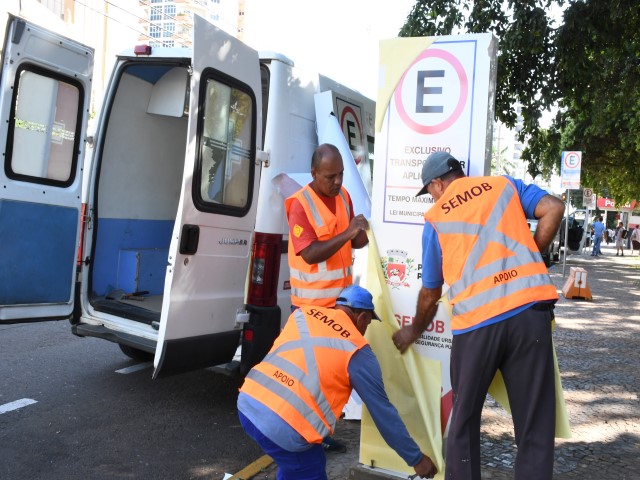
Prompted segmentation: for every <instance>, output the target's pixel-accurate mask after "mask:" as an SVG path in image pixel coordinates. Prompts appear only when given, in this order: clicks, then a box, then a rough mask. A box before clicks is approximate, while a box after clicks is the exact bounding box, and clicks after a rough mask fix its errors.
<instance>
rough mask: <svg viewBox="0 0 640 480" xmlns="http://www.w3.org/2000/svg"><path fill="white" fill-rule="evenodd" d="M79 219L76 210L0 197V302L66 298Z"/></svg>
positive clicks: (37, 301)
mask: <svg viewBox="0 0 640 480" xmlns="http://www.w3.org/2000/svg"><path fill="white" fill-rule="evenodd" d="M78 221H79V214H78V210H77V209H75V208H69V207H61V206H57V205H45V204H38V203H30V202H19V201H15V200H0V262H1V264H2V269H0V305H15V304H39V303H58V304H59V303H68V302H69V301H70V300H71V297H72V286H73V283H74V282H73V280H74V277H73V272H74V269H75V266H76V261H75V258H76V248H75V247H76V233H77V229H78Z"/></svg>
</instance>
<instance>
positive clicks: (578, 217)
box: [552, 210, 588, 253]
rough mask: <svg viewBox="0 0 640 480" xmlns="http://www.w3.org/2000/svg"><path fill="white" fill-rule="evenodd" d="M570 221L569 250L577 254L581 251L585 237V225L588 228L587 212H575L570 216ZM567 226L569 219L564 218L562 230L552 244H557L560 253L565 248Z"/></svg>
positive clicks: (561, 225)
mask: <svg viewBox="0 0 640 480" xmlns="http://www.w3.org/2000/svg"><path fill="white" fill-rule="evenodd" d="M568 220H569V230H568V235H567V245H568V246H569V250H571V251H574V252H575V251H578V250H580V246H581V242H582V237H583V236H584V228H585V225H586V226H588V222H587V211H586V210H574V211H573V212H571V213H570V214H569V218H568ZM566 224H567V217H564V218H563V219H562V222H560V228H559V229H558V233H557V235H556V237H555V238H554V240H553V242H552V244H557V251H558V253H559V252H560V250H561V249H562V248H564V239H565V228H566ZM554 248H555V247H554Z"/></svg>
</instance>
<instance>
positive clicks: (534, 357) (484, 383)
mask: <svg viewBox="0 0 640 480" xmlns="http://www.w3.org/2000/svg"><path fill="white" fill-rule="evenodd" d="M552 319H553V313H552V311H550V310H547V311H541V310H536V309H534V308H533V307H532V308H528V309H527V310H524V311H522V312H520V313H518V314H517V315H514V316H513V317H511V318H508V319H506V320H503V321H501V322H498V323H495V324H493V325H488V326H486V327H482V328H478V329H477V330H472V331H470V332H467V333H463V334H460V335H454V336H453V343H452V346H451V385H452V387H453V411H452V414H451V424H450V426H449V436H448V438H447V455H446V469H445V476H446V478H447V480H480V417H481V414H482V406H483V404H484V401H485V397H486V395H487V389H488V388H489V384H490V383H491V380H493V377H494V374H495V373H496V371H497V370H500V371H501V372H502V377H503V378H504V383H505V386H506V387H507V394H508V396H509V404H510V406H511V412H512V417H513V423H514V430H515V440H516V445H517V446H518V454H517V457H516V464H515V478H516V480H551V478H552V476H553V451H554V437H555V423H556V415H555V413H556V404H555V380H554V366H553V345H552V341H551V320H552Z"/></svg>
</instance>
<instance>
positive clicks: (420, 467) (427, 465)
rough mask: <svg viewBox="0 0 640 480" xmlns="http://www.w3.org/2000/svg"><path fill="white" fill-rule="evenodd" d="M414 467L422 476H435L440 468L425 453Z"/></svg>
mask: <svg viewBox="0 0 640 480" xmlns="http://www.w3.org/2000/svg"><path fill="white" fill-rule="evenodd" d="M413 468H414V470H415V471H416V474H417V475H418V476H419V477H422V478H433V477H434V476H435V474H436V473H438V469H437V468H436V466H435V465H434V464H433V462H432V461H431V459H430V458H429V457H427V456H426V455H424V454H422V458H421V459H420V463H418V464H417V465H414V466H413Z"/></svg>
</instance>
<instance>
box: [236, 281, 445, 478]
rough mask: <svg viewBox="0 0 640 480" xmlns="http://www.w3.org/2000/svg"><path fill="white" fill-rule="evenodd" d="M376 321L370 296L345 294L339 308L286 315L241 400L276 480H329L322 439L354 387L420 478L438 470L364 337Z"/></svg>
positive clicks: (360, 291) (246, 424)
mask: <svg viewBox="0 0 640 480" xmlns="http://www.w3.org/2000/svg"><path fill="white" fill-rule="evenodd" d="M372 319H376V320H377V319H378V316H377V315H376V313H375V311H374V307H373V300H372V296H371V293H369V292H368V291H367V290H365V289H364V288H362V287H360V286H358V285H351V286H349V287H347V288H345V289H344V290H343V291H342V292H341V293H340V294H339V296H338V298H337V299H336V301H335V306H334V308H326V307H317V306H313V305H311V306H308V305H303V306H301V307H300V308H298V309H297V310H295V311H294V312H293V313H292V314H291V316H290V317H289V319H288V321H287V323H286V324H285V327H284V328H283V330H282V332H281V333H280V336H278V338H277V339H276V341H275V343H274V345H273V347H272V348H271V350H270V351H269V353H268V354H267V356H266V357H265V358H264V360H263V361H262V362H261V363H259V364H258V365H256V366H255V367H253V368H252V369H251V370H250V371H249V373H248V374H247V376H246V379H245V381H244V384H243V385H242V387H241V389H240V394H239V396H238V414H239V417H240V423H241V424H242V426H243V428H244V429H245V431H246V432H247V434H248V435H249V436H250V437H251V438H253V439H254V440H255V441H256V442H257V443H258V444H259V445H260V447H261V448H262V449H263V450H264V451H265V453H267V454H268V455H269V456H271V458H273V460H274V461H275V462H276V464H277V465H278V479H279V480H326V478H327V476H326V470H325V468H326V458H325V452H324V449H323V447H322V440H323V438H326V436H328V435H330V434H331V433H332V432H333V429H334V427H335V424H336V422H337V420H338V418H340V414H341V412H342V409H343V408H344V406H345V404H346V403H347V401H348V399H349V395H350V394H351V389H352V388H354V389H355V390H356V391H357V392H358V394H359V395H360V397H361V398H362V401H363V403H364V404H365V405H366V406H367V409H368V410H369V413H370V414H371V417H372V418H373V420H374V422H375V423H376V426H377V427H378V430H379V431H380V433H381V435H382V437H383V438H384V439H385V441H386V442H387V443H388V444H389V445H390V446H391V448H393V449H394V450H395V451H396V452H397V453H398V455H400V457H402V459H404V461H405V462H407V464H408V465H409V466H412V467H413V468H414V469H415V471H416V473H417V474H418V475H420V476H422V477H424V478H432V477H433V476H434V475H435V474H436V472H437V470H436V467H435V466H434V464H433V462H432V461H431V460H430V459H429V457H427V456H426V455H424V454H423V453H422V452H421V451H420V448H419V447H418V445H417V444H416V443H415V441H414V440H413V439H412V438H411V436H410V435H409V433H408V431H407V429H406V427H405V425H404V423H403V422H402V420H401V419H400V416H399V415H398V412H397V410H396V409H395V407H394V406H393V405H392V404H391V403H390V402H389V399H388V398H387V394H386V392H385V390H384V384H383V381H382V371H381V369H380V364H379V363H378V360H377V358H376V356H375V354H374V353H373V350H371V347H370V346H369V344H368V343H367V341H366V340H365V338H364V333H365V331H366V330H367V327H368V326H369V323H371V320H372Z"/></svg>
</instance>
